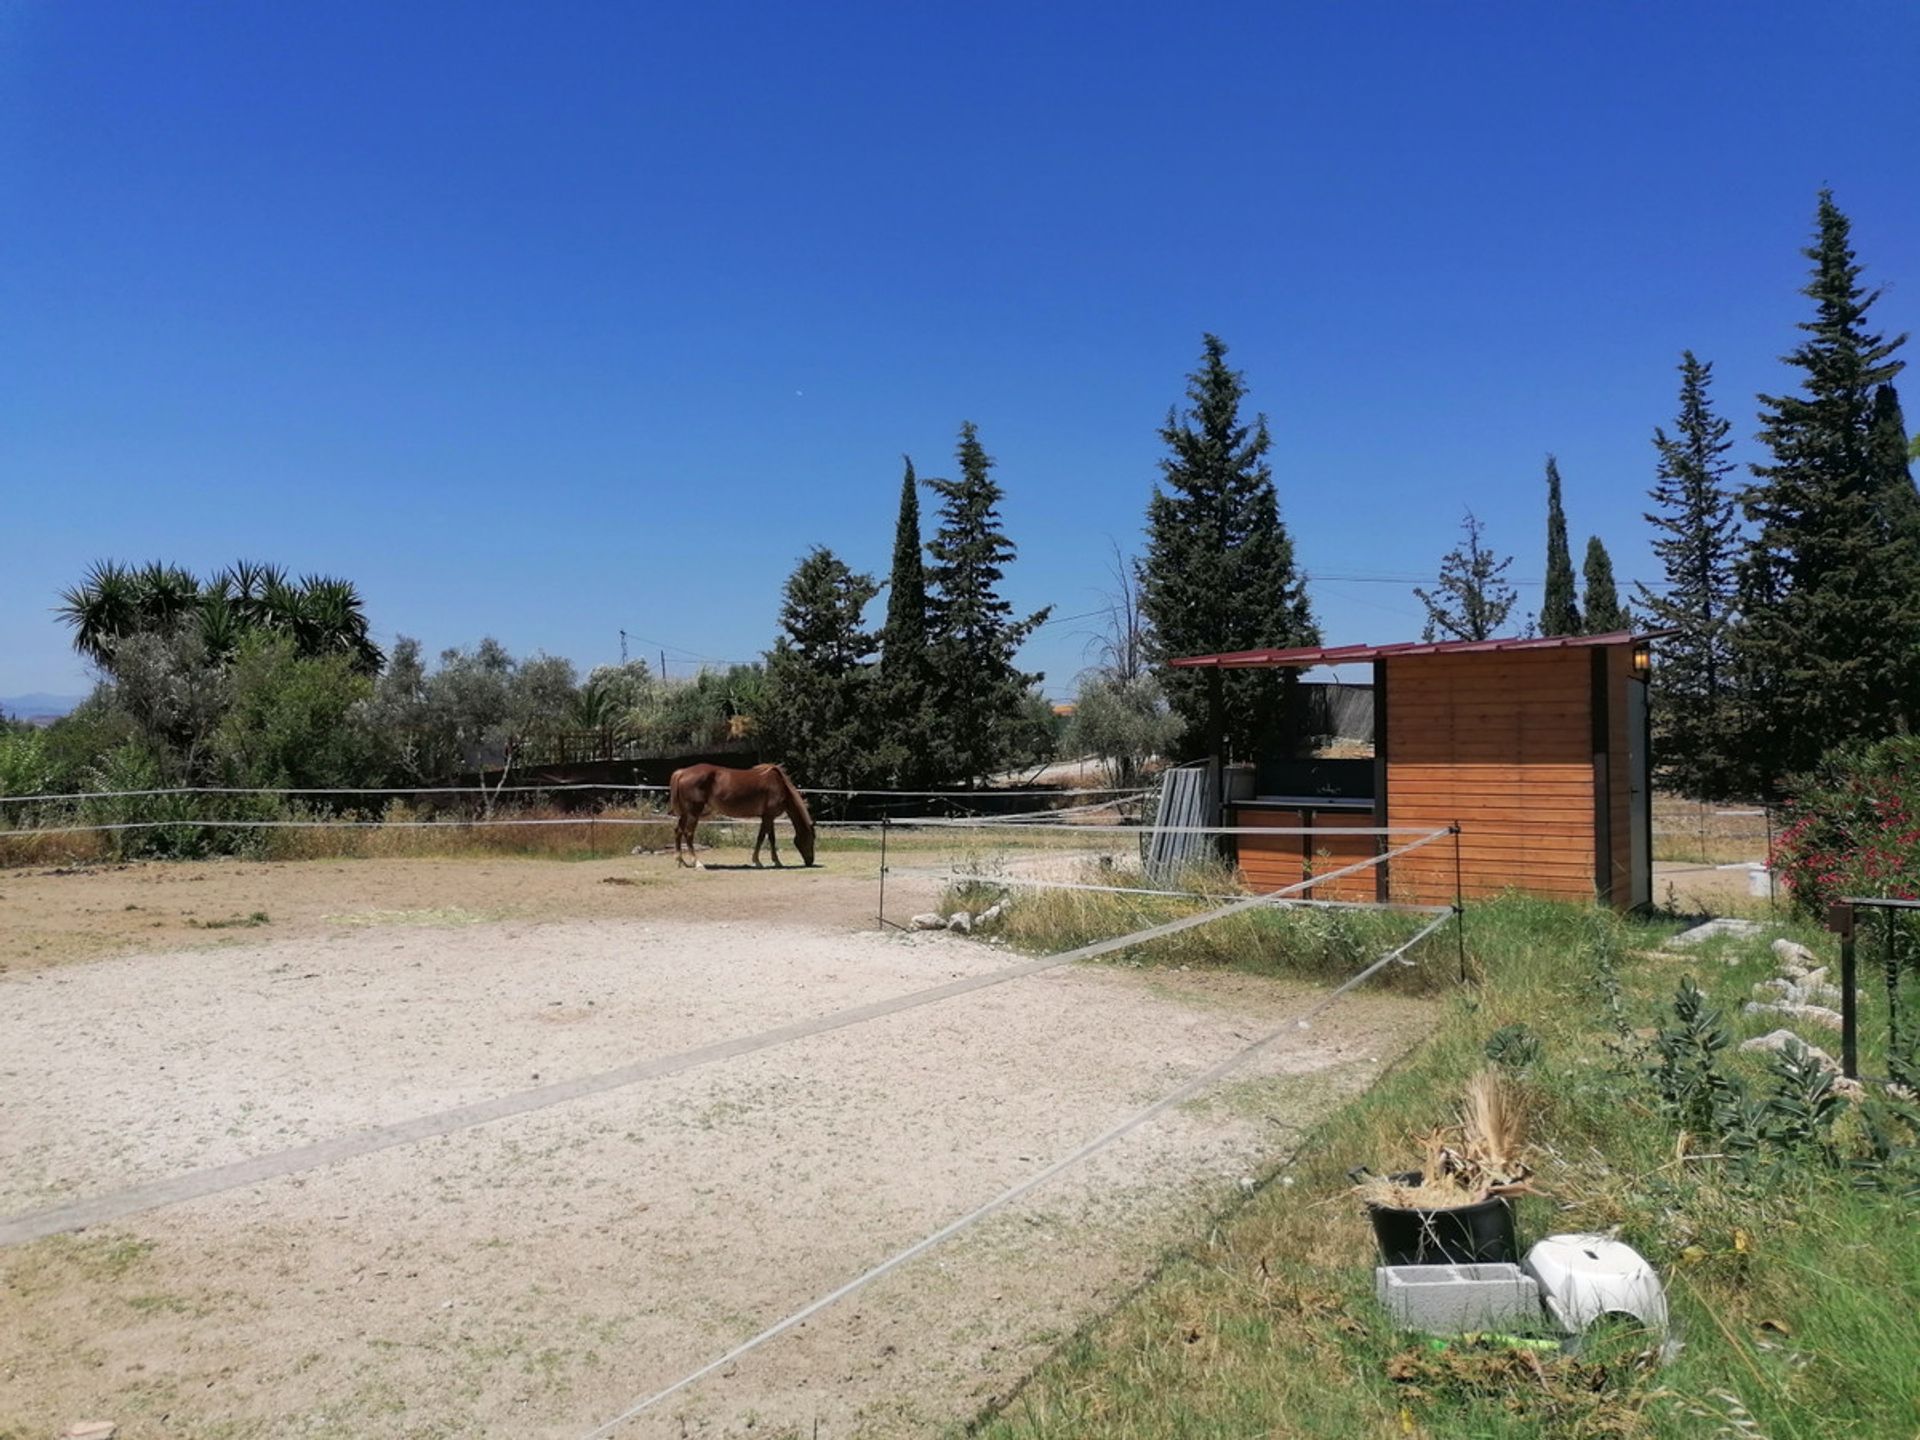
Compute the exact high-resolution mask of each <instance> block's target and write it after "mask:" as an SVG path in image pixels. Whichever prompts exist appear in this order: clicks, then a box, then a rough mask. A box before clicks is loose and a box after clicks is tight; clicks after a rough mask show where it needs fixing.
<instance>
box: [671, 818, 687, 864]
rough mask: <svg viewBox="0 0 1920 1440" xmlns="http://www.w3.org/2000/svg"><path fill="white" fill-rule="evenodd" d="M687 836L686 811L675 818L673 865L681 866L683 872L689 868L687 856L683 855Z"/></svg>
mask: <svg viewBox="0 0 1920 1440" xmlns="http://www.w3.org/2000/svg"><path fill="white" fill-rule="evenodd" d="M686 834H687V817H686V813H685V812H684V811H680V812H677V813H676V814H675V815H674V817H673V863H674V864H675V865H677V866H679V867H680V868H681V869H683V870H684V869H685V868H686V866H687V857H686V855H685V854H683V853H682V851H681V845H682V843H683V842H684V841H685V839H686Z"/></svg>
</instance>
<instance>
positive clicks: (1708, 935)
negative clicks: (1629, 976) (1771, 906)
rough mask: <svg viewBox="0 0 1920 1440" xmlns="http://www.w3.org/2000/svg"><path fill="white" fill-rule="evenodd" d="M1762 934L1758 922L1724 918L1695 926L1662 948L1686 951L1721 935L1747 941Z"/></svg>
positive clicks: (1682, 932) (1670, 940)
mask: <svg viewBox="0 0 1920 1440" xmlns="http://www.w3.org/2000/svg"><path fill="white" fill-rule="evenodd" d="M1760 932H1761V926H1760V924H1759V922H1758V921H1754V920H1738V919H1734V918H1731V917H1722V918H1721V919H1718V920H1708V921H1705V922H1704V923H1702V924H1699V925H1696V926H1694V927H1693V928H1692V929H1691V930H1683V931H1681V932H1680V933H1679V934H1678V935H1675V936H1673V937H1672V938H1671V939H1669V940H1668V941H1667V942H1666V943H1665V944H1664V945H1662V946H1661V947H1660V948H1661V949H1662V950H1686V949H1690V948H1691V947H1693V946H1695V945H1700V944H1704V943H1705V942H1706V941H1708V940H1712V939H1714V938H1715V937H1716V936H1720V935H1731V936H1733V937H1735V938H1736V939H1745V938H1746V937H1747V936H1750V935H1758V934H1760Z"/></svg>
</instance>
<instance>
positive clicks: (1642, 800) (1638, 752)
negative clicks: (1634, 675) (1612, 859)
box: [1616, 680, 1653, 909]
mask: <svg viewBox="0 0 1920 1440" xmlns="http://www.w3.org/2000/svg"><path fill="white" fill-rule="evenodd" d="M1647 778H1648V777H1647V682H1646V681H1644V680H1629V681H1628V682H1627V834H1628V836H1629V843H1628V849H1627V863H1628V864H1629V866H1630V867H1631V869H1630V870H1629V872H1628V879H1627V885H1628V893H1629V894H1630V896H1631V897H1632V898H1631V901H1630V903H1631V904H1632V905H1633V907H1634V908H1635V909H1638V908H1639V907H1641V906H1643V905H1651V904H1652V903H1653V855H1652V854H1651V852H1650V851H1649V849H1648V846H1649V845H1650V844H1651V842H1652V834H1651V821H1652V817H1651V816H1650V815H1649V814H1648V811H1647V806H1648V805H1649V804H1650V803H1651V802H1652V796H1651V795H1649V794H1648V791H1647ZM1616 853H1617V852H1616Z"/></svg>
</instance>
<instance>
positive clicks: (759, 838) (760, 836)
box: [753, 815, 767, 865]
mask: <svg viewBox="0 0 1920 1440" xmlns="http://www.w3.org/2000/svg"><path fill="white" fill-rule="evenodd" d="M766 843H767V817H766V816H764V815H762V816H761V817H760V828H759V829H758V830H756V831H755V832H754V835H753V863H754V864H755V865H758V864H759V863H760V847H761V846H762V845H764V844H766Z"/></svg>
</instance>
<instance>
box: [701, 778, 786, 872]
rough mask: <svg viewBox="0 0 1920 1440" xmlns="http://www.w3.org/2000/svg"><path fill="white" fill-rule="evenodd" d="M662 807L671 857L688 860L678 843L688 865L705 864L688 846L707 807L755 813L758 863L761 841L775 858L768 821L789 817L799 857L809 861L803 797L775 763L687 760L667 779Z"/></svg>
mask: <svg viewBox="0 0 1920 1440" xmlns="http://www.w3.org/2000/svg"><path fill="white" fill-rule="evenodd" d="M667 808H668V809H669V810H671V811H672V812H673V822H674V823H673V858H674V859H675V860H677V861H679V862H680V863H681V864H682V865H686V864H688V863H689V861H688V860H687V857H686V855H682V854H681V853H680V850H681V846H682V845H684V846H685V847H686V850H687V853H688V854H691V855H695V859H694V860H693V861H692V862H691V863H692V865H693V867H694V868H695V869H696V870H704V869H705V868H706V867H705V866H704V865H702V864H701V863H700V861H699V859H698V856H697V854H696V852H695V851H694V845H693V836H694V831H695V830H696V829H697V828H698V827H699V824H700V820H701V817H702V816H704V815H705V814H706V813H707V811H709V810H713V811H717V812H718V813H719V814H722V815H731V816H733V817H734V818H735V819H736V820H752V819H754V818H756V817H758V819H759V821H760V833H759V834H758V835H756V836H754V838H753V863H754V864H756V865H758V864H759V863H760V846H761V845H762V843H765V844H766V845H768V846H769V847H771V849H772V851H773V863H774V864H776V865H779V864H780V844H779V842H778V841H777V840H775V839H774V837H773V822H774V821H775V820H776V819H778V818H779V817H780V816H782V815H785V816H786V817H787V818H788V819H789V820H791V821H793V843H794V844H795V845H797V846H798V847H799V848H800V858H801V859H802V860H804V861H806V862H807V864H809V865H811V864H813V816H811V815H809V814H808V813H807V802H806V801H805V800H802V799H801V798H800V791H799V789H798V788H797V787H796V786H795V785H794V783H793V781H791V780H789V779H788V778H787V772H786V771H784V770H782V769H781V768H780V767H779V766H778V765H756V766H754V767H753V768H752V769H751V770H735V769H730V768H729V767H727V766H724V765H689V766H687V767H686V768H685V769H681V770H676V771H674V772H673V777H672V778H671V779H670V780H668V782H667ZM782 868H783V869H784V868H785V867H784V866H782Z"/></svg>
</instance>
